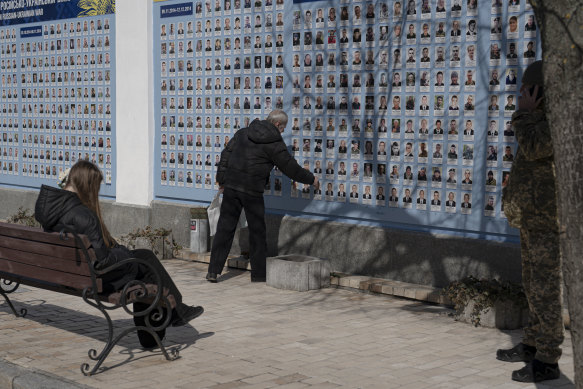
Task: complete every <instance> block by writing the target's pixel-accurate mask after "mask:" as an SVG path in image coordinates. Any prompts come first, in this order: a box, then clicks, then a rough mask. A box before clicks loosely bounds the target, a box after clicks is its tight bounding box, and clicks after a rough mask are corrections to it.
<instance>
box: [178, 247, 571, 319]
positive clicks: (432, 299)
mask: <svg viewBox="0 0 583 389" xmlns="http://www.w3.org/2000/svg"><path fill="white" fill-rule="evenodd" d="M210 257H211V254H210V252H208V253H192V252H190V250H180V251H179V252H178V253H177V255H176V258H177V259H183V260H187V261H194V262H202V263H209V262H210ZM227 266H228V267H230V268H235V269H240V270H251V264H250V262H249V260H248V259H246V258H245V257H244V256H242V255H241V256H236V255H230V256H229V257H228V258H227ZM330 286H331V287H336V288H338V287H340V288H349V289H356V290H359V291H361V292H365V293H375V294H382V295H387V296H395V297H402V298H408V299H412V300H417V301H424V302H428V303H432V304H439V305H444V306H446V307H453V306H454V303H453V302H452V301H451V300H450V299H449V298H447V297H446V296H443V295H442V294H441V290H442V289H443V288H436V287H433V286H426V285H419V284H411V283H408V282H401V281H394V280H388V279H384V278H374V277H368V276H355V275H350V274H345V273H338V272H332V273H331V274H330ZM563 323H564V325H565V328H569V329H570V328H571V320H570V317H569V311H568V310H567V308H565V307H563Z"/></svg>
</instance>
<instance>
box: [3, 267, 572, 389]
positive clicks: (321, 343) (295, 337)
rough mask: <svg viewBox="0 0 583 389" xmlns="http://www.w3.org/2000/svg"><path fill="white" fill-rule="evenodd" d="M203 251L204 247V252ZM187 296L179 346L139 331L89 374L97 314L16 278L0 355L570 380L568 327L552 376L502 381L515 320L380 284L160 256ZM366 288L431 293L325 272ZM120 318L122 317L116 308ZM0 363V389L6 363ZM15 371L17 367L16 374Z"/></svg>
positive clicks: (68, 368) (354, 377)
mask: <svg viewBox="0 0 583 389" xmlns="http://www.w3.org/2000/svg"><path fill="white" fill-rule="evenodd" d="M203 260H204V258H203ZM163 263H164V265H165V266H166V267H167V269H168V271H169V272H170V274H171V275H172V276H173V278H174V280H175V282H176V284H177V285H178V287H179V288H180V290H181V291H182V294H183V298H184V302H185V303H187V304H196V305H202V306H203V307H204V308H205V313H204V314H203V315H202V316H201V317H200V318H197V319H196V320H193V321H192V322H191V323H190V324H189V325H187V326H185V327H179V328H169V329H168V331H167V337H166V339H165V341H164V342H165V344H167V345H172V346H178V347H180V348H181V351H180V355H181V358H180V359H178V360H176V361H173V362H169V361H166V360H165V359H164V357H163V356H162V354H161V353H160V352H159V351H156V350H155V351H154V352H150V351H144V350H141V349H140V347H139V343H138V342H137V339H136V338H135V334H131V335H129V336H128V337H126V338H124V339H123V340H122V341H121V342H120V344H119V345H117V346H116V347H114V349H113V350H112V352H111V355H110V356H109V357H108V359H107V360H106V361H105V363H104V367H105V368H106V370H105V371H103V372H102V373H100V374H97V375H95V376H93V377H85V376H83V375H82V374H81V373H80V371H79V366H80V365H81V363H85V362H87V363H90V362H93V361H91V360H89V358H88V357H87V350H89V349H90V348H96V349H97V350H100V348H101V347H103V345H104V343H103V341H104V339H105V338H106V335H107V334H106V331H105V329H106V326H105V320H104V319H103V318H102V317H101V316H100V313H99V312H98V311H97V310H95V309H94V308H92V307H90V306H88V305H87V304H86V303H84V302H83V300H82V299H80V298H78V297H74V296H68V295H61V294H55V293H52V292H47V291H44V290H39V289H35V288H26V290H25V289H24V288H23V290H22V291H19V292H18V293H16V294H14V295H13V296H12V298H13V302H14V303H15V305H16V306H17V307H24V308H27V309H28V311H29V315H28V316H27V317H26V318H15V317H14V316H12V315H11V313H10V311H9V309H8V308H7V307H6V304H4V303H3V302H0V359H3V360H7V361H11V362H13V363H15V364H16V365H17V366H21V367H22V368H24V369H25V370H29V369H35V370H36V371H43V372H46V373H48V374H52V375H53V376H59V377H62V378H66V379H69V380H70V381H74V382H75V383H76V384H78V385H85V386H87V387H92V388H108V389H109V388H113V387H115V388H120V389H134V388H140V387H167V388H185V389H187V388H188V389H192V388H197V389H198V388H211V387H214V388H231V387H233V388H237V387H244V388H245V389H268V388H280V387H285V386H284V385H288V387H289V388H294V387H297V388H303V387H314V388H375V389H376V388H383V389H386V388H388V389H391V388H411V389H423V388H446V389H454V388H465V387H467V388H470V389H481V388H508V389H511V388H533V389H534V388H537V389H542V388H546V387H549V388H565V389H571V388H574V385H573V384H572V381H573V376H574V373H573V356H572V355H573V354H572V346H571V337H570V333H569V332H567V333H566V338H565V342H564V344H563V350H564V353H563V357H562V359H561V361H560V364H561V370H562V371H563V374H564V376H565V377H564V378H561V379H560V380H556V381H549V382H548V385H546V383H545V385H544V386H543V385H538V386H534V385H529V384H518V383H514V382H513V381H511V380H510V375H511V373H512V371H513V370H516V369H517V368H518V367H517V366H516V364H507V363H502V362H500V361H497V360H496V359H495V357H494V356H495V352H496V349H497V348H501V347H509V346H512V345H514V344H516V343H517V342H518V341H520V339H521V333H520V331H499V330H496V329H485V328H475V327H473V326H471V325H468V324H464V323H459V322H456V321H454V320H453V319H452V318H451V317H448V316H447V312H451V310H449V309H446V308H443V307H439V306H435V305H426V304H424V303H420V302H417V301H414V300H408V299H401V298H397V297H394V296H392V295H391V296H389V295H385V294H366V293H362V292H359V291H358V290H353V289H343V288H328V289H321V290H315V291H307V292H302V293H298V292H293V291H288V290H280V289H273V288H269V287H267V286H265V285H264V284H257V283H251V282H250V281H249V273H248V272H246V271H242V270H238V269H226V271H225V273H224V274H223V276H221V279H220V280H219V281H220V282H218V283H217V284H210V283H207V282H206V281H205V280H204V276H205V275H206V270H207V265H206V264H205V263H197V262H194V261H193V260H192V259H189V260H165V261H164V262H163ZM335 280H337V284H339V285H341V286H345V287H348V286H350V285H351V283H352V285H354V286H355V287H356V288H359V287H360V288H362V290H363V291H365V292H368V291H371V292H375V293H379V292H378V290H379V289H380V290H381V292H383V291H384V292H391V293H393V292H394V291H395V290H396V291H400V293H401V295H402V296H407V293H413V294H412V295H411V294H409V296H413V297H411V298H416V299H419V298H422V297H427V298H428V299H429V300H430V301H431V299H432V298H433V299H437V296H436V292H434V291H430V290H431V289H427V288H422V287H413V286H411V284H406V283H399V282H394V281H387V280H378V279H374V278H370V277H350V276H346V275H343V276H342V277H336V275H335V276H334V277H332V278H331V281H332V284H334V282H335ZM112 319H113V320H114V322H115V323H116V324H126V325H127V324H129V323H131V319H130V318H129V317H128V316H127V315H125V314H124V313H123V312H115V311H114V312H112ZM5 366H6V364H2V363H1V362H0V388H4V387H9V386H7V385H8V384H6V385H3V384H2V383H6V382H8V381H2V379H5V380H6V379H7V378H6V377H8V379H10V378H9V377H10V372H9V371H7V370H6V369H4V368H3V367H5ZM12 374H13V375H14V373H12Z"/></svg>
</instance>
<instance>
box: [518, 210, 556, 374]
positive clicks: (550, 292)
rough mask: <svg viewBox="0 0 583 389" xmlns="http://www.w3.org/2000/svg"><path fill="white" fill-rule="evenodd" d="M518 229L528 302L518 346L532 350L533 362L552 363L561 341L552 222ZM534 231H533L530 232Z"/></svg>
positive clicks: (554, 232)
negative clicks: (534, 354)
mask: <svg viewBox="0 0 583 389" xmlns="http://www.w3.org/2000/svg"><path fill="white" fill-rule="evenodd" d="M539 223H540V221H539V222H538V223H536V224H537V225H536V226H528V225H524V224H527V223H524V222H523V226H522V228H521V229H520V245H521V251H522V252H521V256H522V284H523V286H524V292H525V294H526V298H527V300H528V306H529V323H528V326H527V327H525V328H524V338H523V340H522V342H523V343H524V344H527V345H529V346H534V347H536V356H535V358H536V359H538V360H539V361H541V362H545V363H556V362H557V361H558V360H559V358H560V357H561V348H560V347H559V346H560V345H561V343H563V338H564V326H563V316H562V286H563V279H562V269H561V257H560V254H559V233H558V228H553V226H554V225H555V223H556V221H554V220H549V223H540V224H539ZM533 227H534V228H533Z"/></svg>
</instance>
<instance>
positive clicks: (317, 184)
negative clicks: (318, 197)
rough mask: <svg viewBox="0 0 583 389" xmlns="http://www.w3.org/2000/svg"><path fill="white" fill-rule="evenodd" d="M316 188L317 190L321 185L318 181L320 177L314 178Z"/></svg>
mask: <svg viewBox="0 0 583 389" xmlns="http://www.w3.org/2000/svg"><path fill="white" fill-rule="evenodd" d="M312 185H313V186H314V188H317V187H318V186H319V185H320V181H319V180H318V176H314V183H313V184H312Z"/></svg>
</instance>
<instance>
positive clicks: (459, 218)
mask: <svg viewBox="0 0 583 389" xmlns="http://www.w3.org/2000/svg"><path fill="white" fill-rule="evenodd" d="M152 30H153V34H154V36H153V42H154V43H153V46H154V47H153V50H154V52H153V58H154V64H153V69H154V110H155V111H154V119H155V120H154V121H155V140H154V144H155V153H154V172H153V174H154V195H155V197H156V198H158V199H167V200H172V201H179V202H181V201H182V202H192V201H202V202H205V201H206V202H208V201H210V200H211V199H212V197H213V196H214V194H215V193H216V189H217V188H216V185H215V182H214V177H215V173H216V166H217V163H218V160H219V158H220V152H221V150H222V149H223V147H224V145H225V144H226V143H227V142H228V141H229V139H230V138H231V137H232V136H233V134H234V133H235V132H236V131H237V130H238V129H239V128H242V127H245V126H246V125H247V124H248V123H249V122H250V121H252V120H253V119H255V118H262V119H263V118H265V117H267V115H268V113H269V112H270V111H271V110H272V109H274V108H281V109H284V110H285V111H286V112H287V113H288V115H289V118H290V121H289V124H288V127H287V128H286V132H285V133H284V139H285V140H286V143H287V144H288V145H289V147H290V151H291V152H292V154H293V155H294V157H295V158H296V159H297V160H298V162H299V163H300V164H301V165H303V166H304V167H305V168H306V169H309V170H310V171H312V172H313V173H314V174H316V175H318V177H319V178H320V180H321V183H322V184H321V187H320V188H313V187H310V186H307V185H301V184H297V183H295V182H292V181H290V180H289V179H288V178H286V177H285V176H283V175H282V174H281V172H279V171H278V170H277V169H274V170H273V172H272V174H271V177H270V179H269V181H268V182H266V185H265V195H266V196H265V197H266V206H267V207H268V208H269V209H271V210H272V211H273V212H278V213H282V212H283V213H291V214H293V215H299V216H302V215H306V216H308V217H319V216H322V217H325V218H327V220H330V219H331V220H338V221H351V222H355V223H361V224H367V223H372V224H376V225H388V226H397V227H403V228H407V229H414V230H424V231H438V232H448V231H449V232H450V233H454V234H461V235H468V236H498V237H499V238H501V239H506V238H511V239H512V237H515V236H516V231H515V230H512V229H511V228H509V227H508V224H507V222H506V220H505V217H504V209H503V207H502V202H501V193H502V189H503V187H504V186H505V185H506V183H507V182H508V179H509V174H510V168H511V166H512V161H513V158H514V155H515V152H516V141H515V138H514V132H513V130H512V127H511V126H510V120H511V116H512V113H513V112H514V111H515V110H516V105H517V99H518V96H519V94H520V93H519V88H520V77H521V75H522V72H523V70H524V69H525V68H526V67H527V66H528V64H530V63H532V62H533V61H535V59H537V58H540V57H541V55H540V42H539V39H538V31H537V26H536V24H535V22H534V14H533V12H532V9H531V6H530V4H529V2H528V1H527V0H520V1H518V0H510V1H508V0H504V1H500V0H487V1H484V0H481V1H480V2H479V3H478V2H477V1H474V0H463V1H461V0H431V1H430V0H421V1H415V0H409V1H384V2H380V1H377V2H373V1H352V2H348V1H334V2H332V1H298V0H296V1H290V0H255V1H253V0H199V1H191V2H184V1H173V0H169V1H155V2H154V10H153V28H152ZM514 239H515V238H514Z"/></svg>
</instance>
